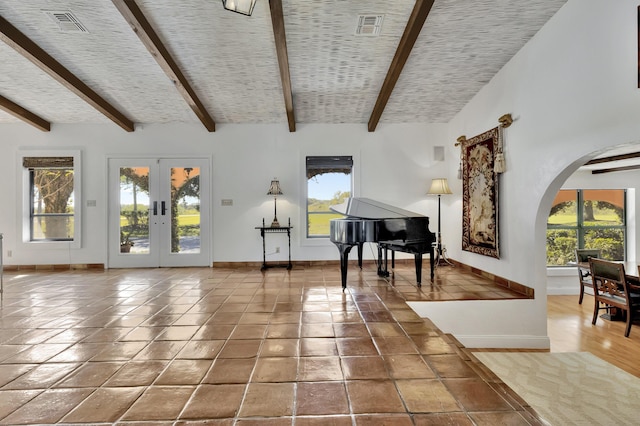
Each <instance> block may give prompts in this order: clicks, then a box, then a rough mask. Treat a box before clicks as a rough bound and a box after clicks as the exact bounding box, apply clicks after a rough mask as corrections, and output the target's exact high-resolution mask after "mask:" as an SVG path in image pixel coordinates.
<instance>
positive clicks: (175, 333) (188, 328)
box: [156, 325, 200, 340]
mask: <svg viewBox="0 0 640 426" xmlns="http://www.w3.org/2000/svg"><path fill="white" fill-rule="evenodd" d="M199 328H200V326H197V325H172V326H169V327H167V328H166V329H165V330H164V332H163V333H162V334H160V335H159V336H158V337H157V338H156V339H157V340H189V339H191V338H192V337H193V335H194V334H196V332H197V331H198V329H199Z"/></svg>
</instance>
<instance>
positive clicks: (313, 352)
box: [300, 338, 338, 357]
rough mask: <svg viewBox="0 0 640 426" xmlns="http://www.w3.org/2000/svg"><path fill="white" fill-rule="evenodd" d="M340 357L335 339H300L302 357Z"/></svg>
mask: <svg viewBox="0 0 640 426" xmlns="http://www.w3.org/2000/svg"><path fill="white" fill-rule="evenodd" d="M332 355H338V347H337V346H336V341H335V339H333V338H304V339H300V356H303V357H304V356H332Z"/></svg>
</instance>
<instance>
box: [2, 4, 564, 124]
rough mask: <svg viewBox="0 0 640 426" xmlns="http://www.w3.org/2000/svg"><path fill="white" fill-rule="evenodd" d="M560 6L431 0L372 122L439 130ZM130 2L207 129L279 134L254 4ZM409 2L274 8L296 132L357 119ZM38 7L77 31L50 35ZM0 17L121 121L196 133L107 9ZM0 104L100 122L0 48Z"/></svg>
mask: <svg viewBox="0 0 640 426" xmlns="http://www.w3.org/2000/svg"><path fill="white" fill-rule="evenodd" d="M565 2H566V0H528V1H524V0H517V1H516V0H474V1H460V0H436V1H435V3H434V5H433V7H432V9H431V12H430V13H429V15H428V17H427V20H426V22H425V24H424V27H423V28H422V31H421V32H420V35H419V36H418V38H417V41H416V43H415V46H414V48H413V50H412V52H411V54H410V56H409V59H408V61H407V63H406V65H405V67H404V70H403V71H402V73H401V74H400V77H399V79H398V81H397V84H396V86H395V88H394V90H393V92H392V94H391V97H390V98H389V101H388V103H387V105H386V108H385V109H384V112H383V114H382V117H381V119H380V122H381V123H385V122H386V123H407V122H423V123H446V122H448V121H449V120H451V118H453V116H454V115H455V114H456V113H457V112H459V111H460V110H461V109H462V107H463V106H464V105H465V104H466V103H467V102H468V101H469V100H470V99H471V98H472V97H473V96H474V95H475V94H476V93H477V92H478V91H479V90H480V89H481V88H482V87H483V86H484V85H485V84H486V83H487V82H489V80H490V79H491V78H492V77H493V76H494V75H495V74H496V72H497V71H499V70H500V69H501V68H502V67H503V66H504V65H505V64H506V62H507V61H508V60H509V59H510V58H511V57H512V56H513V55H514V54H515V53H516V52H517V51H518V50H520V48H522V46H523V45H524V44H525V43H526V42H527V41H528V40H529V39H530V38H531V37H532V36H533V35H534V34H535V33H536V32H537V31H538V30H539V29H540V28H541V27H542V26H543V25H544V24H545V22H547V21H548V20H549V18H550V17H551V16H553V15H554V14H555V13H556V12H557V11H558V9H559V8H560V7H561V6H562V5H563V4H564V3H565ZM136 3H137V5H138V6H139V8H140V9H141V11H142V12H143V13H144V15H145V17H146V18H147V20H148V21H149V22H150V23H151V25H152V27H153V28H154V30H155V31H156V33H157V34H158V35H159V37H160V39H161V40H162V42H163V43H164V45H165V46H166V47H167V50H168V51H169V52H170V54H171V55H172V56H173V58H174V59H175V62H176V63H177V64H178V66H179V67H180V69H181V70H182V72H183V74H184V75H185V77H186V79H187V81H188V82H189V84H190V85H191V86H192V87H193V89H194V91H195V93H196V94H197V96H198V97H199V98H200V100H201V101H202V104H203V105H204V107H205V108H206V109H207V111H208V112H209V114H210V115H211V116H212V117H213V119H214V121H215V122H216V124H217V125H220V124H224V123H283V125H286V123H287V114H286V109H285V100H284V96H283V87H282V83H281V79H280V71H279V68H278V58H277V55H276V43H275V41H274V32H273V28H272V23H271V17H270V11H269V2H268V0H258V3H257V6H256V8H255V10H254V13H253V16H251V17H246V16H243V15H239V14H235V13H232V12H228V11H225V10H224V9H223V8H222V4H221V2H220V1H219V0H189V1H186V2H176V1H175V0H138V1H137V2H136ZM414 3H415V2H414V1H413V0H394V1H388V0H386V1H382V0H283V1H282V7H283V14H284V24H285V31H286V43H287V52H288V57H289V70H290V75H291V91H292V94H293V108H294V114H295V121H296V122H297V123H367V122H368V121H369V119H370V117H371V113H372V110H373V108H374V105H375V103H376V99H377V97H378V94H379V93H380V90H381V87H382V84H383V81H384V79H385V76H386V74H387V70H388V69H389V66H390V64H391V61H392V59H393V57H394V54H395V51H396V49H397V48H398V43H399V41H400V39H401V37H402V34H403V31H404V29H405V26H406V25H407V22H408V20H409V16H410V15H411V12H412V9H413V6H414ZM51 10H54V11H71V12H73V13H74V14H75V16H76V17H77V18H79V20H80V21H81V22H82V24H84V26H85V27H86V28H87V29H88V31H89V33H88V34H76V33H66V32H60V31H59V29H58V27H57V25H56V24H55V23H54V22H53V21H52V20H51V19H50V18H49V17H48V16H47V15H46V14H45V13H43V11H51ZM360 14H382V15H384V22H383V24H382V32H381V34H380V35H379V36H378V37H362V36H360V37H359V36H355V35H354V32H355V28H356V24H357V19H358V15H360ZM0 15H2V17H3V18H4V19H6V20H7V21H8V22H9V23H11V24H12V25H13V26H15V27H16V28H17V29H18V30H19V31H20V32H22V33H23V34H25V35H26V36H27V37H29V38H30V39H31V40H33V41H34V42H35V43H36V44H38V45H39V46H40V47H41V48H42V49H44V50H45V51H46V52H47V53H48V54H49V55H51V56H52V57H53V58H54V59H56V60H57V61H58V62H60V63H61V64H62V65H63V66H64V67H66V68H67V69H68V70H70V71H71V72H73V73H74V74H75V75H76V76H77V77H79V78H80V79H81V80H82V81H83V82H84V83H86V84H87V85H88V86H89V87H91V88H92V89H93V90H94V91H95V92H97V93H98V94H99V95H100V96H101V97H102V98H104V99H105V100H107V101H108V102H109V103H111V104H112V105H113V106H114V107H116V108H117V109H118V110H120V111H121V112H122V113H123V114H124V115H125V116H127V117H128V118H129V119H130V120H132V121H134V122H135V123H169V122H189V123H191V122H192V123H199V120H198V118H197V116H196V114H195V113H194V112H193V111H192V110H191V108H190V107H189V106H188V105H187V103H186V102H185V100H184V99H183V98H182V96H181V95H180V93H179V92H178V91H177V90H176V88H175V87H174V85H173V83H172V82H171V80H170V79H169V77H167V75H166V74H165V73H164V72H163V70H162V69H161V68H160V66H159V65H158V63H157V62H156V61H155V60H154V58H153V57H152V56H151V54H150V53H149V51H148V50H147V49H146V47H145V46H144V45H143V44H142V42H141V41H140V39H139V38H138V36H137V35H136V34H135V33H134V32H133V30H132V29H131V27H130V26H129V24H128V23H127V21H126V20H125V18H124V17H123V16H122V15H121V14H120V12H119V11H118V9H117V8H116V7H115V6H114V4H113V3H112V2H111V1H108V0H92V1H81V0H29V1H25V0H3V1H2V2H0ZM0 95H1V96H3V97H5V98H7V99H9V100H11V101H12V102H15V103H16V104H18V105H20V106H21V107H23V108H26V109H27V110H29V111H31V112H33V113H35V114H37V115H39V116H40V117H42V118H44V119H45V120H47V121H50V122H51V123H54V124H55V123H96V122H110V120H109V119H108V118H107V117H105V116H104V115H102V114H101V113H100V112H98V111H97V110H96V109H94V108H93V107H92V106H90V105H89V104H87V103H85V102H84V101H83V100H82V99H80V98H79V97H78V96H76V95H75V94H74V93H72V92H71V91H69V90H68V89H67V88H65V87H64V86H63V85H62V84H60V83H58V82H57V81H55V80H54V79H53V78H52V77H50V76H49V75H48V74H46V73H45V72H44V71H41V70H40V69H39V68H38V67H37V66H36V65H34V64H32V63H31V62H30V61H29V60H27V59H25V58H24V57H23V56H21V55H20V54H19V53H18V52H16V50H14V49H13V48H11V47H9V46H8V45H7V44H5V43H2V42H0ZM18 121H19V119H18V118H16V117H14V116H13V115H10V114H8V113H6V112H4V111H0V122H18Z"/></svg>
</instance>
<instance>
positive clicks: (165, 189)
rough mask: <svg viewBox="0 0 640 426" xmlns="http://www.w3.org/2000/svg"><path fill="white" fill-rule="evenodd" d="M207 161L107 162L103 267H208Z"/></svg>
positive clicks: (148, 160)
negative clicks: (106, 244)
mask: <svg viewBox="0 0 640 426" xmlns="http://www.w3.org/2000/svg"><path fill="white" fill-rule="evenodd" d="M209 180H210V179H209V161H208V160H207V159H198V158H190V159H184V158H161V159H156V158H143V159H140V158H135V159H119V158H118V159H116V158H112V159H109V267H111V268H135V267H165V266H166V267H170V266H211V256H210V250H211V249H210V247H211V244H210V241H209V240H210V238H209V236H210V228H209V224H210V223H211V221H210V217H209V214H210V212H209V206H210V200H209V194H210V189H209Z"/></svg>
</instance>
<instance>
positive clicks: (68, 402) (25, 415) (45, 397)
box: [0, 389, 94, 424]
mask: <svg viewBox="0 0 640 426" xmlns="http://www.w3.org/2000/svg"><path fill="white" fill-rule="evenodd" d="M93 391H94V390H93V389H49V390H46V391H44V392H42V393H41V394H39V395H37V396H36V397H35V398H33V399H32V400H30V401H29V402H27V403H26V404H25V405H23V406H21V407H20V408H18V409H17V410H16V411H14V412H12V413H11V414H10V415H9V416H8V417H5V418H4V419H2V423H3V424H35V423H56V422H58V421H59V420H60V419H61V418H62V417H63V416H64V415H65V414H67V413H68V412H69V411H71V410H73V409H74V408H75V407H76V405H78V404H79V403H80V402H81V401H82V400H84V399H85V398H86V397H87V396H88V395H89V394H91V392H93ZM0 396H4V395H3V393H0ZM1 404H2V403H0V407H1ZM0 411H2V410H1V409H0Z"/></svg>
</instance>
